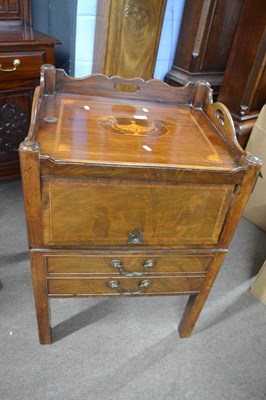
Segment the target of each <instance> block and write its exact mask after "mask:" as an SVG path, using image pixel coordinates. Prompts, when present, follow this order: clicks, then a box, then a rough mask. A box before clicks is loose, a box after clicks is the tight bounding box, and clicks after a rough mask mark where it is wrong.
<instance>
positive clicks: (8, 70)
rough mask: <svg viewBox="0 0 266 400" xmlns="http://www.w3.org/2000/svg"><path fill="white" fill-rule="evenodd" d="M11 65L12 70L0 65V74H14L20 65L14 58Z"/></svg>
mask: <svg viewBox="0 0 266 400" xmlns="http://www.w3.org/2000/svg"><path fill="white" fill-rule="evenodd" d="M12 64H13V67H12V68H2V64H0V71H1V72H14V71H16V69H17V67H19V66H20V65H21V61H20V60H19V59H18V58H16V59H15V60H14V61H13V63H12Z"/></svg>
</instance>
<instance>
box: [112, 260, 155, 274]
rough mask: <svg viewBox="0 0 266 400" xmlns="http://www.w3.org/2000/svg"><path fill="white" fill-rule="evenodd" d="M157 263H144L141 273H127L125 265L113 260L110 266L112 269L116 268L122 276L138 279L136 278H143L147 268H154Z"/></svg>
mask: <svg viewBox="0 0 266 400" xmlns="http://www.w3.org/2000/svg"><path fill="white" fill-rule="evenodd" d="M155 265H156V263H155V261H154V260H146V261H144V263H143V265H142V268H143V269H142V271H141V272H127V271H125V269H124V267H123V263H122V261H120V260H112V261H111V262H110V266H111V267H112V268H116V269H117V270H118V272H119V274H120V275H122V276H126V277H129V278H130V277H131V278H132V277H134V276H135V277H136V276H141V275H144V274H145V269H146V268H153V267H155Z"/></svg>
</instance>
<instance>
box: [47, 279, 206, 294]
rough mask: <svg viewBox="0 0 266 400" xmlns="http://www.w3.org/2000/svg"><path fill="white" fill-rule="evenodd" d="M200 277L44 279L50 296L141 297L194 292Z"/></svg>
mask: <svg viewBox="0 0 266 400" xmlns="http://www.w3.org/2000/svg"><path fill="white" fill-rule="evenodd" d="M203 281H204V277H163V278H155V277H149V278H148V279H143V278H142V279H140V278H123V277H119V278H117V279H116V278H115V279H114V278H113V277H110V278H107V277H105V278H83V279H61V278H60V279H48V280H47V291H48V295H50V296H55V297H56V296H60V295H61V296H62V295H63V296H68V297H71V296H86V295H87V296H93V295H101V296H123V295H124V296H142V295H159V294H160V295H164V294H165V295H167V294H168V295H171V294H173V295H174V294H194V293H198V292H199V290H200V288H201V285H202V283H203Z"/></svg>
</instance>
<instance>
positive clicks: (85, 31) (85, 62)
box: [75, 0, 185, 79]
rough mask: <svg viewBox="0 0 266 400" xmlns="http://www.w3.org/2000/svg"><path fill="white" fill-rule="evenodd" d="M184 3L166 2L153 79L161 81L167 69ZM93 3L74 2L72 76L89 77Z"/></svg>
mask: <svg viewBox="0 0 266 400" xmlns="http://www.w3.org/2000/svg"><path fill="white" fill-rule="evenodd" d="M184 2H185V0H168V1H167V4H166V10H165V17H164V23H163V28H162V34H161V40H160V44H159V49H158V55H157V61H156V65H155V72H154V77H155V78H158V79H163V78H164V76H165V75H166V73H167V72H168V71H169V70H170V69H171V67H172V64H173V60H174V53H175V49H176V43H177V38H178V33H179V29H180V23H181V19H182V14H183V8H184ZM96 10H97V0H90V1H88V0H78V8H77V21H76V54H75V76H76V77H82V76H85V75H89V74H91V71H92V60H93V46H94V33H95V26H96Z"/></svg>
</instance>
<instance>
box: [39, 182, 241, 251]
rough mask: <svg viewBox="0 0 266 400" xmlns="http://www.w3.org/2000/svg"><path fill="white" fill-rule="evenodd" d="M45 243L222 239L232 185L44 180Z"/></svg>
mask: <svg viewBox="0 0 266 400" xmlns="http://www.w3.org/2000/svg"><path fill="white" fill-rule="evenodd" d="M42 187H43V192H42V201H43V232H44V244H45V246H49V247H52V246H56V247H61V246H64V247H67V246H72V247H74V246H77V247H86V246H90V247H101V246H119V247H121V246H122V247H136V246H144V247H145V248H147V247H149V246H150V247H160V248H163V247H178V246H183V245H191V246H193V247H195V245H213V244H216V243H217V242H218V239H219V235H220V232H221V229H222V227H223V224H224V221H225V216H226V213H227V210H228V207H229V204H230V201H231V198H232V193H233V190H234V186H233V185H229V184H221V185H218V184H217V185H215V184H208V185H207V184H201V185H197V184H170V183H168V184H167V183H159V182H145V181H128V180H114V179H87V178H84V179H72V178H57V177H51V178H50V177H48V178H44V179H43V185H42Z"/></svg>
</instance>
